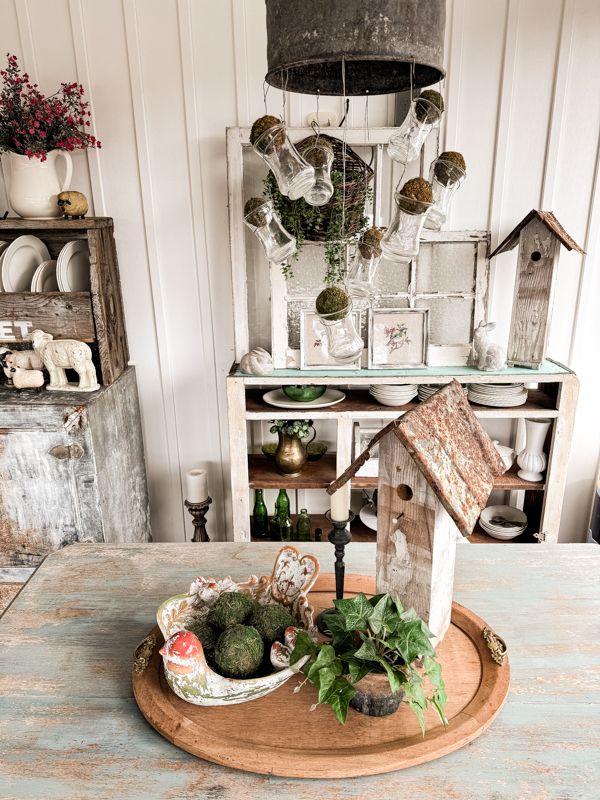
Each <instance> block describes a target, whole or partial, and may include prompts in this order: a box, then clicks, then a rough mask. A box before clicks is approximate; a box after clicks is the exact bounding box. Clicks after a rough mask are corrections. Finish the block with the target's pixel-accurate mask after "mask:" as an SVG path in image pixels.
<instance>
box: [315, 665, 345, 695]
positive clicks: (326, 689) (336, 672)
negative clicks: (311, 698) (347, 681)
mask: <svg viewBox="0 0 600 800" xmlns="http://www.w3.org/2000/svg"><path fill="white" fill-rule="evenodd" d="M341 674H342V665H341V664H340V662H339V661H333V662H332V663H331V664H328V665H327V666H325V667H323V669H321V670H320V671H319V673H318V677H319V705H322V704H323V703H328V702H329V695H330V694H331V692H332V686H333V684H334V683H335V680H336V678H337V677H338V676H340V675H341ZM333 691H334V690H333Z"/></svg>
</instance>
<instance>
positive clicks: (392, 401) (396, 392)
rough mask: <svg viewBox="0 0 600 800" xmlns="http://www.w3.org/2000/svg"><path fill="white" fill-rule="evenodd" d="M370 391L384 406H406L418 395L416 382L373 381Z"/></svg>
mask: <svg viewBox="0 0 600 800" xmlns="http://www.w3.org/2000/svg"><path fill="white" fill-rule="evenodd" d="M369 392H370V393H371V395H372V396H373V397H374V398H375V400H377V402H378V403H381V405H382V406H404V405H406V403H409V402H410V401H411V400H412V399H413V397H416V396H417V387H416V386H415V384H414V383H402V384H393V385H387V384H381V383H373V384H371V386H370V388H369Z"/></svg>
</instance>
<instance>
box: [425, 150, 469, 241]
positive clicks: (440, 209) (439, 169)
mask: <svg viewBox="0 0 600 800" xmlns="http://www.w3.org/2000/svg"><path fill="white" fill-rule="evenodd" d="M466 169H467V167H466V164H465V159H464V157H463V155H462V154H461V153H457V152H455V151H453V150H447V151H445V152H444V153H442V154H441V155H440V156H439V157H438V158H436V159H435V161H433V162H432V163H431V167H430V169H429V180H430V181H431V186H432V189H433V205H432V207H431V209H430V210H429V213H428V215H427V219H426V220H425V227H426V228H428V229H429V230H432V231H439V230H440V228H441V227H442V225H443V224H444V222H446V220H447V219H448V213H449V211H450V203H451V202H452V198H453V197H454V195H455V193H456V191H457V190H458V187H459V186H460V185H461V184H462V182H463V181H464V179H465V177H466V174H467V173H466Z"/></svg>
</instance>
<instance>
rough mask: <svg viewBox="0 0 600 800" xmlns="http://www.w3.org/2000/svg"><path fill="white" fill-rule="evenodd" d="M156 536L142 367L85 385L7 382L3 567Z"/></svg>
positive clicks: (0, 532)
mask: <svg viewBox="0 0 600 800" xmlns="http://www.w3.org/2000/svg"><path fill="white" fill-rule="evenodd" d="M150 538H151V537H150V514H149V508H148V491H147V486H146V470H145V462H144V447H143V441H142V430H141V422H140V413H139V403H138V393H137V385H136V379H135V368H134V367H127V368H126V369H125V371H124V372H123V373H122V374H121V375H120V376H119V377H118V378H117V379H116V380H115V382H114V383H112V385H110V386H103V387H102V388H101V389H99V390H98V391H96V392H90V393H88V394H84V393H81V394H76V393H74V392H46V391H42V392H39V393H36V392H34V391H30V390H26V391H23V392H21V393H20V394H19V393H17V392H16V391H15V390H11V389H7V388H4V387H2V388H0V569H2V568H23V567H35V566H37V565H38V564H39V563H40V561H41V560H42V559H43V558H44V556H46V555H47V554H48V553H50V552H51V551H53V550H56V549H58V548H60V547H64V546H65V545H67V544H71V543H72V542H83V541H92V542H113V543H116V542H147V541H150Z"/></svg>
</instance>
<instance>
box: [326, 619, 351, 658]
mask: <svg viewBox="0 0 600 800" xmlns="http://www.w3.org/2000/svg"><path fill="white" fill-rule="evenodd" d="M327 627H328V628H329V630H330V632H331V633H332V634H333V639H332V640H331V646H332V647H333V649H334V650H336V651H337V652H339V651H340V650H343V649H345V648H346V647H352V646H353V644H354V633H353V632H352V631H349V630H348V629H347V628H346V620H345V619H344V616H343V615H342V614H327Z"/></svg>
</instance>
